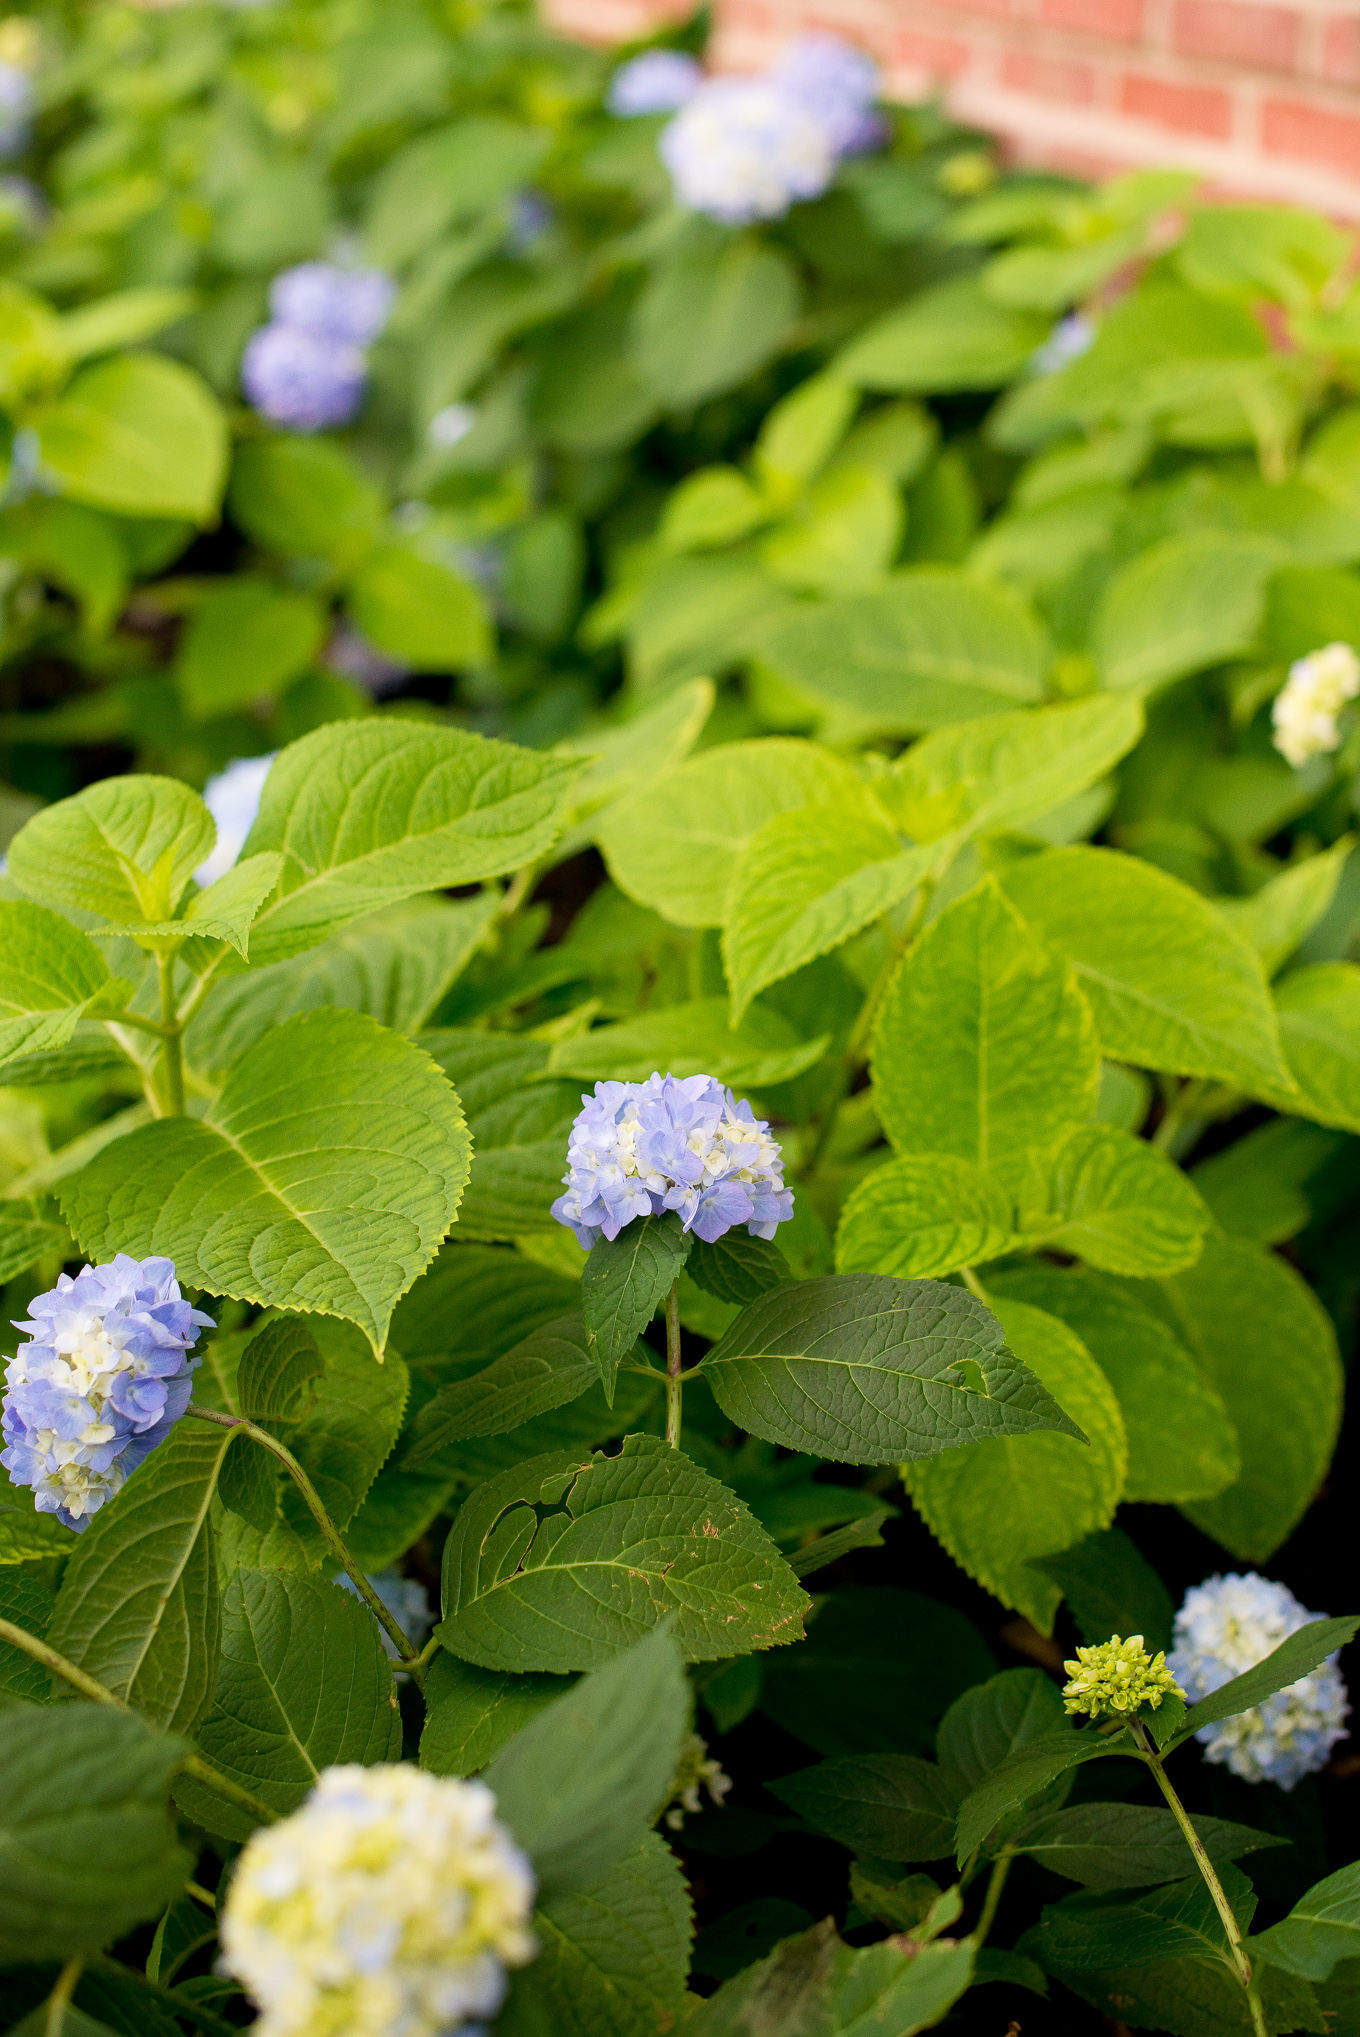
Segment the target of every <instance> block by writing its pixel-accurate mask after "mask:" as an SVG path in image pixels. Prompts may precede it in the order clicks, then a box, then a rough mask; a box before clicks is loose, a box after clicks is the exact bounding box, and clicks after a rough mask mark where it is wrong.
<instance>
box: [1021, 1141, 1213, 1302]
mask: <svg viewBox="0 0 1360 2037" xmlns="http://www.w3.org/2000/svg"><path fill="white" fill-rule="evenodd" d="M1211 1221H1212V1219H1211V1217H1210V1214H1209V1211H1208V1209H1207V1208H1206V1207H1205V1204H1204V1203H1203V1201H1202V1200H1201V1198H1200V1196H1199V1193H1198V1191H1197V1190H1196V1189H1195V1188H1194V1187H1193V1186H1192V1184H1191V1183H1190V1182H1189V1181H1187V1180H1186V1178H1185V1176H1184V1175H1183V1174H1182V1173H1181V1170H1180V1168H1179V1167H1177V1166H1176V1165H1175V1163H1174V1162H1173V1161H1171V1160H1168V1159H1167V1158H1166V1156H1165V1154H1163V1153H1160V1152H1158V1151H1157V1149H1156V1148H1155V1147H1154V1146H1150V1145H1148V1144H1147V1143H1146V1141H1145V1140H1143V1139H1138V1138H1135V1137H1134V1135H1133V1133H1132V1132H1125V1131H1121V1130H1120V1129H1119V1128H1118V1127H1117V1126H1116V1125H1078V1126H1076V1127H1075V1128H1074V1129H1073V1130H1072V1131H1070V1132H1069V1133H1068V1134H1067V1137H1066V1138H1065V1139H1064V1140H1063V1141H1062V1143H1061V1144H1060V1145H1059V1146H1058V1147H1056V1149H1055V1150H1054V1151H1053V1152H1051V1153H1047V1154H1043V1155H1042V1156H1040V1155H1035V1156H1033V1158H1032V1160H1031V1168H1030V1174H1029V1177H1028V1178H1027V1179H1026V1181H1025V1183H1024V1187H1023V1190H1022V1195H1021V1226H1020V1227H1021V1228H1022V1229H1023V1230H1025V1231H1027V1232H1028V1233H1030V1235H1031V1236H1037V1237H1041V1238H1042V1239H1043V1241H1044V1243H1045V1244H1046V1245H1047V1246H1049V1247H1050V1248H1051V1249H1053V1250H1055V1251H1058V1252H1065V1253H1070V1254H1071V1255H1072V1256H1073V1257H1074V1258H1077V1259H1085V1260H1086V1261H1087V1262H1088V1264H1090V1265H1092V1266H1100V1267H1103V1268H1104V1269H1105V1271H1106V1272H1107V1273H1131V1274H1134V1275H1145V1274H1157V1273H1177V1272H1179V1271H1180V1269H1181V1268H1182V1267H1183V1266H1193V1265H1194V1263H1195V1261H1196V1259H1198V1257H1199V1255H1200V1250H1201V1246H1202V1242H1203V1238H1204V1233H1205V1231H1206V1230H1207V1229H1208V1228H1209V1225H1210V1223H1211Z"/></svg>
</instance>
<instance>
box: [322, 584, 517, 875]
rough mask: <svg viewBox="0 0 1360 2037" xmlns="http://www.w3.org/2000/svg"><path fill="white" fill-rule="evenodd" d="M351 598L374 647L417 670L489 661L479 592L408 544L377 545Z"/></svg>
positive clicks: (502, 866) (352, 608) (487, 631)
mask: <svg viewBox="0 0 1360 2037" xmlns="http://www.w3.org/2000/svg"><path fill="white" fill-rule="evenodd" d="M346 599H347V601H348V604H349V609H350V613H351V615H352V616H353V617H354V620H355V622H356V623H357V624H358V625H359V628H360V629H361V630H362V631H363V633H364V635H365V636H366V637H367V638H368V640H369V642H370V643H373V644H376V645H377V647H378V649H379V650H380V651H386V652H387V653H388V654H389V656H391V657H393V658H399V659H400V660H401V662H402V663H403V664H404V665H409V666H410V667H411V668H412V669H413V670H414V671H417V672H447V671H449V670H450V669H453V670H457V669H459V668H461V667H467V666H470V665H471V666H476V665H484V664H485V663H486V661H487V656H488V653H489V650H490V629H489V625H488V622H487V615H486V608H485V605H484V603H483V601H482V597H481V594H480V593H479V592H478V590H477V588H476V587H475V586H474V584H473V583H472V581H471V580H468V579H465V578H464V576H463V575H462V574H461V573H455V572H452V571H451V570H450V569H449V567H447V566H445V565H441V564H440V563H439V561H438V560H437V559H427V558H423V557H422V556H421V554H420V553H419V552H417V551H415V550H413V549H412V548H411V547H410V546H409V545H404V544H386V545H378V546H377V547H376V548H375V549H374V550H373V551H372V552H370V553H369V555H368V557H367V558H366V559H365V560H364V562H363V564H362V565H361V566H360V568H359V570H358V572H357V573H356V574H355V576H354V578H353V580H352V581H351V582H350V585H349V590H348V594H347V596H346ZM425 733H426V734H428V733H430V731H429V730H426V731H425ZM464 740H466V738H465V739H464ZM474 740H475V738H474ZM497 747H500V746H499V745H498V746H497ZM520 754H523V753H522V752H521V753H520ZM515 789H516V790H519V789H520V788H519V787H518V786H517V787H516V788H515ZM501 796H502V797H503V796H504V795H503V794H502V795H501ZM455 810H456V807H455ZM524 860H525V861H527V860H528V859H527V858H525V859H524ZM495 867H496V868H497V869H500V870H503V869H505V868H506V867H507V866H506V865H505V864H504V863H497V864H496V865H495ZM477 874H478V875H479V876H480V875H482V874H484V873H483V872H480V871H479V872H478V873H477Z"/></svg>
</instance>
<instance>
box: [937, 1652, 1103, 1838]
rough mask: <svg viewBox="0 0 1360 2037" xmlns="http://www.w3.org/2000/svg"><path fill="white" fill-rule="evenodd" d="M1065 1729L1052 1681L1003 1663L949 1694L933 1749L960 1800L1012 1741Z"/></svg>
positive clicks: (1009, 1750) (1021, 1743)
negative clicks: (969, 1686)
mask: <svg viewBox="0 0 1360 2037" xmlns="http://www.w3.org/2000/svg"><path fill="white" fill-rule="evenodd" d="M1064 1731H1067V1732H1070V1731H1071V1722H1070V1721H1069V1719H1068V1717H1067V1714H1066V1712H1065V1711H1064V1710H1063V1701H1062V1698H1061V1697H1060V1696H1059V1694H1058V1687H1057V1685H1056V1684H1055V1683H1053V1682H1052V1681H1051V1680H1050V1679H1049V1678H1048V1677H1047V1676H1045V1675H1044V1673H1043V1671H1042V1670H1038V1669H1003V1670H1002V1672H1001V1674H1000V1676H991V1677H988V1679H987V1681H986V1682H985V1683H979V1684H974V1686H973V1688H972V1689H971V1690H966V1691H964V1693H963V1695H962V1696H961V1697H958V1698H956V1699H955V1700H954V1702H953V1704H952V1705H951V1706H950V1707H949V1710H948V1711H947V1712H946V1713H945V1715H944V1718H943V1719H942V1720H941V1721H940V1730H939V1732H938V1734H937V1735H936V1738H935V1752H936V1757H937V1759H938V1761H939V1764H940V1771H941V1774H942V1776H943V1777H944V1779H945V1780H946V1782H947V1783H948V1785H949V1787H950V1789H951V1790H952V1792H953V1794H954V1797H955V1799H956V1800H957V1802H959V1803H962V1801H963V1799H964V1798H965V1797H966V1796H969V1795H971V1794H972V1792H973V1791H974V1790H976V1789H980V1788H981V1786H982V1784H983V1783H984V1782H985V1781H986V1779H987V1777H988V1776H989V1775H990V1774H991V1773H992V1771H993V1770H994V1769H997V1768H999V1767H1000V1766H1001V1764H1002V1762H1003V1761H1005V1760H1007V1759H1008V1757H1009V1756H1010V1755H1011V1754H1013V1753H1014V1752H1015V1750H1016V1748H1017V1747H1028V1746H1029V1745H1031V1743H1032V1742H1033V1741H1035V1740H1047V1739H1050V1738H1051V1737H1052V1736H1053V1735H1054V1734H1055V1733H1062V1732H1064ZM951 1839H952V1835H951Z"/></svg>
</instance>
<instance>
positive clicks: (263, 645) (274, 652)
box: [175, 574, 327, 721]
mask: <svg viewBox="0 0 1360 2037" xmlns="http://www.w3.org/2000/svg"><path fill="white" fill-rule="evenodd" d="M326 624H327V617H326V614H325V612H324V610H323V609H322V608H321V607H320V605H319V604H318V603H317V602H316V601H314V600H313V599H312V598H311V597H310V596H309V595H306V594H298V593H295V592H293V591H292V590H291V589H290V588H286V587H276V586H274V585H273V584H272V583H271V582H270V581H268V580H258V579H253V578H251V577H250V576H249V575H247V574H241V575H239V576H237V577H236V578H233V579H231V580H228V581H227V582H226V583H225V584H224V585H223V586H221V587H219V588H218V589H217V590H216V591H215V592H213V593H212V594H210V595H209V596H208V598H207V600H206V601H204V602H203V603H202V605H201V606H200V607H199V608H197V609H195V611H194V613H193V615H192V616H191V618H190V620H189V625H188V628H187V629H186V630H185V632H184V635H183V637H182V638H181V640H180V645H179V650H178V655H177V658H176V664H175V683H176V685H177V687H178V689H179V694H180V698H181V700H182V701H183V702H184V706H185V709H186V711H187V713H188V715H189V718H190V719H191V720H192V721H209V720H211V719H212V717H213V716H214V715H219V714H229V713H231V712H232V710H233V709H236V708H243V707H247V706H249V704H250V702H251V701H252V700H255V699H256V698H259V697H264V698H272V697H273V696H274V695H276V694H277V693H279V692H280V691H281V689H282V688H283V687H285V686H287V685H288V684H289V682H290V681H291V680H293V679H296V678H297V676H298V674H299V673H300V672H305V671H306V669H307V667H308V665H309V664H310V663H311V662H312V659H313V658H314V657H315V656H316V653H317V651H318V650H319V649H320V647H321V642H322V638H323V637H324V636H325V633H326Z"/></svg>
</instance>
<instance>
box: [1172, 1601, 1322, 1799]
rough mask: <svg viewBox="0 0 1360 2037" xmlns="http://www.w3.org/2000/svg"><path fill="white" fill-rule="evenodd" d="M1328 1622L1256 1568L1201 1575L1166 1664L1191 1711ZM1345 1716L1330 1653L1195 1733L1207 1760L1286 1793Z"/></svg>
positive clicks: (1312, 1765) (1313, 1765)
mask: <svg viewBox="0 0 1360 2037" xmlns="http://www.w3.org/2000/svg"><path fill="white" fill-rule="evenodd" d="M1323 1618H1325V1615H1324V1614H1322V1613H1310V1612H1309V1611H1308V1610H1307V1608H1306V1607H1304V1606H1302V1605H1300V1603H1299V1601H1298V1600H1297V1599H1296V1598H1295V1596H1294V1594H1293V1592H1292V1591H1290V1590H1289V1588H1288V1586H1287V1585H1283V1584H1276V1583H1274V1582H1273V1581H1272V1580H1271V1579H1270V1578H1268V1577H1260V1576H1258V1575H1257V1574H1256V1572H1255V1571H1248V1572H1247V1573H1246V1574H1245V1575H1241V1574H1238V1573H1237V1572H1229V1574H1228V1575H1227V1576H1226V1577H1210V1578H1206V1579H1205V1581H1204V1583H1203V1584H1197V1585H1194V1586H1192V1587H1191V1589H1190V1590H1189V1591H1188V1592H1187V1593H1186V1594H1185V1602H1184V1604H1183V1605H1182V1606H1181V1609H1180V1611H1179V1612H1178V1613H1177V1615H1176V1625H1175V1632H1174V1635H1173V1639H1174V1642H1175V1646H1174V1647H1173V1649H1172V1651H1171V1653H1170V1654H1169V1655H1168V1656H1167V1666H1168V1668H1169V1669H1170V1670H1171V1672H1172V1674H1173V1675H1174V1676H1175V1678H1176V1681H1177V1682H1178V1683H1179V1684H1180V1686H1181V1688H1182V1689H1183V1690H1184V1692H1185V1694H1186V1696H1187V1697H1188V1699H1189V1700H1190V1702H1191V1704H1197V1703H1198V1702H1199V1700H1200V1699H1201V1698H1203V1697H1208V1695H1209V1693H1210V1692H1211V1691H1215V1690H1218V1689H1219V1688H1220V1687H1221V1686H1222V1685H1223V1684H1225V1683H1228V1682H1230V1681H1231V1679H1232V1678H1233V1677H1235V1676H1241V1675H1242V1674H1243V1672H1244V1671H1245V1670H1248V1669H1254V1668H1255V1667H1256V1664H1257V1663H1258V1662H1263V1661H1264V1660H1265V1658H1266V1656H1267V1655H1270V1654H1273V1652H1274V1651H1275V1649H1276V1648H1278V1647H1279V1645H1280V1643H1281V1642H1282V1641H1284V1640H1286V1639H1287V1638H1288V1636H1289V1635H1290V1634H1294V1633H1297V1632H1298V1630H1299V1628H1300V1627H1306V1626H1307V1625H1308V1624H1309V1622H1310V1621H1312V1620H1320V1619H1323ZM1349 1714H1350V1705H1349V1703H1348V1701H1347V1693H1346V1686H1345V1684H1344V1683H1343V1682H1342V1680H1341V1672H1340V1670H1339V1669H1338V1668H1337V1666H1336V1657H1335V1655H1329V1656H1328V1658H1327V1660H1326V1661H1325V1662H1324V1663H1322V1664H1321V1666H1320V1667H1319V1668H1317V1669H1314V1670H1312V1671H1310V1672H1309V1674H1308V1675H1307V1676H1301V1677H1300V1678H1299V1680H1298V1682H1297V1683H1291V1684H1289V1685H1287V1686H1286V1688H1285V1689H1284V1690H1279V1691H1276V1692H1275V1694H1274V1696H1273V1697H1268V1698H1266V1699H1265V1700H1264V1701H1263V1702H1262V1703H1261V1704H1259V1705H1252V1706H1251V1707H1250V1709H1249V1710H1247V1711H1245V1712H1236V1713H1234V1714H1233V1716H1232V1717H1231V1718H1228V1719H1220V1720H1219V1721H1218V1723H1217V1724H1216V1725H1212V1726H1205V1727H1203V1728H1202V1729H1201V1731H1200V1732H1198V1733H1197V1734H1196V1735H1195V1738H1196V1739H1197V1740H1199V1741H1200V1742H1201V1744H1202V1745H1203V1747H1204V1749H1205V1758H1206V1760H1209V1761H1214V1762H1221V1763H1224V1764H1226V1766H1227V1767H1229V1768H1230V1769H1231V1770H1232V1772H1233V1774H1234V1775H1240V1776H1243V1777H1244V1778H1245V1779H1246V1781H1248V1782H1275V1783H1278V1784H1279V1786H1280V1788H1281V1789H1292V1788H1293V1787H1294V1784H1295V1783H1296V1782H1298V1780H1299V1779H1300V1777H1301V1776H1305V1775H1310V1774H1311V1773H1312V1772H1313V1770H1314V1769H1317V1768H1322V1767H1325V1765H1326V1761H1327V1756H1328V1755H1329V1753H1330V1752H1331V1750H1332V1748H1333V1747H1334V1746H1335V1745H1336V1743H1337V1741H1338V1740H1343V1739H1344V1738H1345V1737H1346V1725H1345V1721H1346V1719H1347V1718H1348V1716H1349Z"/></svg>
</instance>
